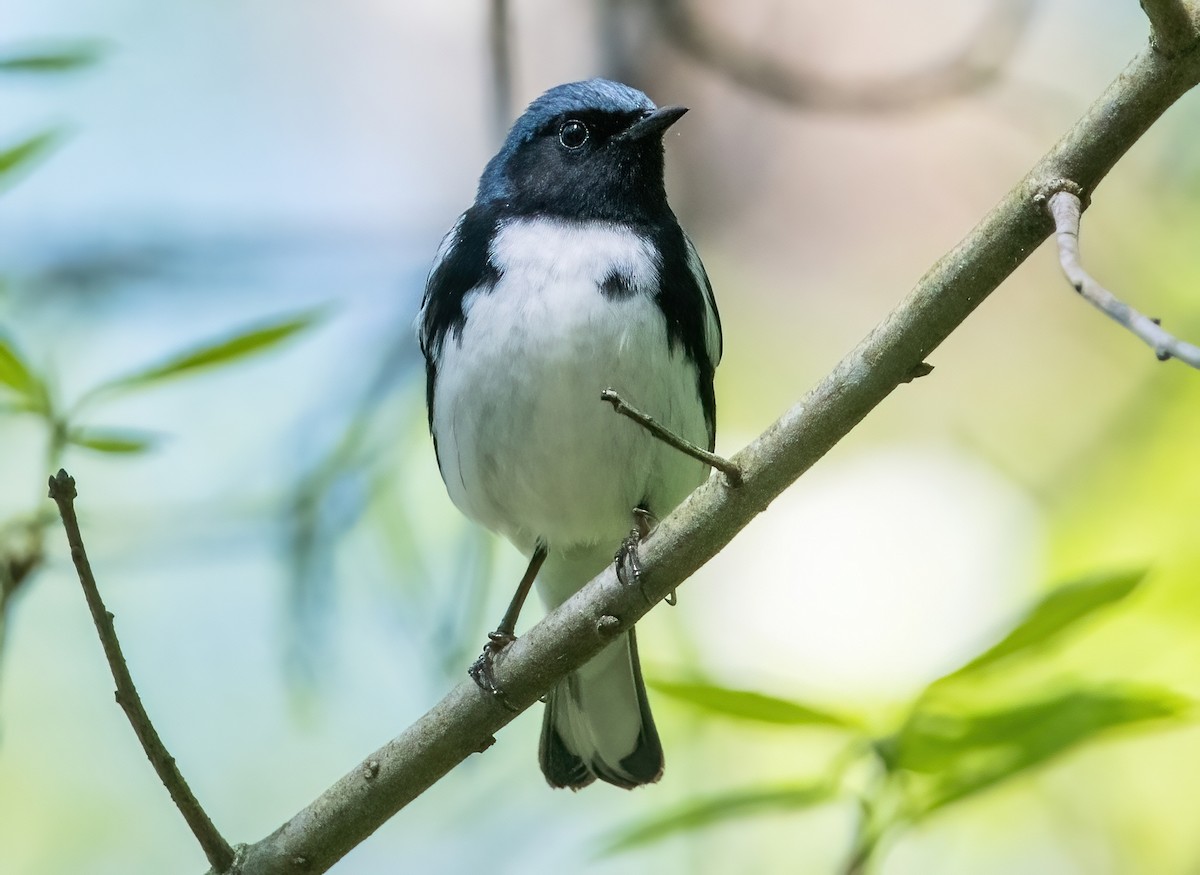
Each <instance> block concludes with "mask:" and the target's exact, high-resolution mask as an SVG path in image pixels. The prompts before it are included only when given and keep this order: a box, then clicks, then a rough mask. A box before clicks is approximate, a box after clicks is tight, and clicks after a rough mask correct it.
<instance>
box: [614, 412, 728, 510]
mask: <svg viewBox="0 0 1200 875" xmlns="http://www.w3.org/2000/svg"><path fill="white" fill-rule="evenodd" d="M600 400H601V401H607V402H608V403H609V404H611V405H612V406H613V410H615V411H616V412H617V413H619V414H621V415H622V416H627V417H629V418H630V419H632V420H633V421H634V422H636V423H637V424H638V425H640V426H641V427H642V428H644V429H646V431H648V432H650V434H652V435H654V436H655V437H656V438H658V439H659V440H660V441H662V442H663V443H664V444H666V445H667V446H670V447H674V448H675V449H677V450H679V452H681V453H683V454H684V455H685V456H691V457H692V458H693V459H697V460H699V461H701V462H703V463H704V464H705V465H708V466H709V467H710V468H716V469H717V470H718V471H721V472H722V473H723V474H724V475H725V476H726V477H728V478H729V485H730V486H741V485H742V471H741V469H740V468H738V466H737V465H735V464H733V462H731V461H729V460H728V459H726V458H725V457H723V456H718V455H717V454H716V453H710V452H709V451H708V450H705V449H703V448H701V447H698V446H696V445H695V444H694V443H692V442H691V441H689V440H684V439H683V438H681V437H680V436H679V435H677V434H675V432H673V431H671V430H670V429H669V428H667V427H666V426H664V425H661V424H659V423H657V422H655V421H654V418H653V417H651V416H647V415H646V414H645V413H642V411H640V410H638V409H637V408H636V407H630V406H629V405H628V404H626V403H625V399H624V398H622V397H621V396H620V395H618V394H617V393H616V392H615V391H613V390H612V389H605V390H604V391H603V392H601V393H600Z"/></svg>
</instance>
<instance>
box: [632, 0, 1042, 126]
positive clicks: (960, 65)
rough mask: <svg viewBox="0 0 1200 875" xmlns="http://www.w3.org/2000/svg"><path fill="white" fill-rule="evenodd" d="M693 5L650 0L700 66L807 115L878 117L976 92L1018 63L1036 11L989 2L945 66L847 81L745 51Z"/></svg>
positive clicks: (1016, 1) (1021, 1)
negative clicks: (828, 113) (1018, 53)
mask: <svg viewBox="0 0 1200 875" xmlns="http://www.w3.org/2000/svg"><path fill="white" fill-rule="evenodd" d="M692 5H693V4H692V3H691V2H689V0H652V2H651V4H650V8H651V9H652V10H653V14H654V17H655V19H656V20H657V22H658V29H659V32H660V33H661V34H662V35H663V36H664V37H665V38H666V39H668V40H669V41H671V42H672V43H674V45H675V46H676V47H678V48H679V49H680V50H681V51H683V52H685V53H687V54H688V55H691V56H692V57H693V58H695V59H696V60H698V61H699V62H700V63H702V64H705V65H706V66H709V67H712V68H714V69H716V70H718V71H720V72H721V73H724V74H725V75H726V76H728V77H729V78H730V79H732V80H734V81H735V82H737V83H738V84H740V85H742V86H744V87H746V88H749V89H750V90H752V91H756V92H758V93H760V94H763V95H766V96H767V97H771V98H773V99H775V100H778V101H781V102H783V103H786V104H789V105H792V106H797V107H803V108H804V109H814V110H829V111H841V112H880V111H886V110H902V109H911V108H913V107H915V106H918V105H921V104H926V103H931V102H933V101H937V100H942V99H945V98H948V97H953V96H955V95H958V94H963V93H967V92H971V91H975V90H978V89H980V88H982V87H984V86H986V85H988V84H989V83H991V82H992V81H993V80H994V79H996V77H997V76H998V74H999V73H1000V71H1001V70H1002V69H1003V67H1004V65H1005V63H1006V62H1007V61H1008V59H1009V58H1010V57H1011V56H1012V53H1013V51H1014V50H1015V49H1016V47H1017V44H1018V43H1019V42H1020V39H1021V35H1022V34H1023V33H1024V32H1025V27H1026V25H1027V24H1028V23H1029V19H1030V16H1031V14H1032V12H1033V7H1034V3H1033V0H991V2H990V5H989V7H988V11H987V13H986V14H985V15H984V17H983V21H981V22H980V24H979V26H978V27H977V28H976V29H975V31H974V33H973V34H972V35H971V36H970V37H969V38H968V39H967V40H966V42H965V43H964V44H963V45H962V46H960V47H959V48H958V49H957V50H956V51H955V52H954V53H953V54H951V55H950V56H949V57H947V58H946V59H945V60H943V61H940V62H938V63H936V64H932V65H930V66H928V67H925V68H923V69H920V70H914V71H911V72H909V73H902V74H892V75H888V76H882V77H877V78H870V79H861V80H847V79H843V78H839V77H831V76H828V75H826V74H824V73H822V72H820V71H818V70H813V69H811V68H805V67H803V66H801V65H799V64H798V63H796V62H795V61H794V60H793V59H789V60H788V61H787V62H784V61H781V60H778V59H776V58H772V57H770V56H768V55H766V54H764V53H763V50H762V48H761V47H758V46H748V45H744V44H740V43H738V42H736V41H734V40H732V39H730V38H729V37H728V36H727V35H725V34H723V33H720V32H719V31H718V29H717V28H715V27H713V26H712V25H710V24H706V23H705V22H704V21H703V20H702V17H701V16H700V15H699V14H697V13H696V12H695V11H694V10H692V9H691V8H690V7H691V6H692Z"/></svg>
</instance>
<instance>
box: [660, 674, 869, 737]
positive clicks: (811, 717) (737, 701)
mask: <svg viewBox="0 0 1200 875" xmlns="http://www.w3.org/2000/svg"><path fill="white" fill-rule="evenodd" d="M647 683H648V684H649V685H650V687H652V688H653V689H655V690H657V691H658V692H660V693H663V694H664V695H667V696H670V697H671V698H673V699H676V700H678V701H680V702H685V703H686V704H688V705H692V706H693V707H696V708H701V709H703V710H705V711H709V712H711V713H713V714H720V715H722V716H724V717H736V718H738V719H740V720H753V721H757V722H759V723H774V724H780V725H785V726H803V725H814V724H815V725H820V726H839V727H847V728H852V727H856V726H857V725H858V724H857V723H856V722H855V721H854V720H852V719H851V718H849V717H845V716H842V715H840V714H834V713H833V712H831V711H826V710H824V709H821V708H812V707H810V706H808V705H802V704H801V703H799V702H792V701H789V700H787V699H778V698H775V697H774V696H766V695H763V694H762V693H754V692H749V691H747V690H731V689H728V688H726V687H719V686H716V685H714V684H705V683H675V682H673V681H663V680H650V681H647Z"/></svg>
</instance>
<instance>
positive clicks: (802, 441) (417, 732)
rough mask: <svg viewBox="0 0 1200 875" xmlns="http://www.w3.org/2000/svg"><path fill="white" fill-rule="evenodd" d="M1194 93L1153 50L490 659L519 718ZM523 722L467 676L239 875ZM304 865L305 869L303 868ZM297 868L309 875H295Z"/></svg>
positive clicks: (869, 402) (1176, 68)
mask: <svg viewBox="0 0 1200 875" xmlns="http://www.w3.org/2000/svg"><path fill="white" fill-rule="evenodd" d="M1197 82H1200V52H1194V53H1191V54H1189V55H1186V56H1181V57H1179V58H1177V59H1174V60H1171V59H1168V58H1166V57H1165V56H1163V55H1162V54H1160V53H1159V52H1157V51H1155V50H1154V49H1152V48H1150V47H1147V48H1146V49H1145V50H1144V51H1142V52H1141V53H1140V54H1139V55H1138V56H1137V57H1135V58H1134V59H1133V61H1132V62H1131V63H1130V64H1129V66H1128V67H1127V68H1126V69H1125V70H1124V71H1123V72H1122V73H1121V75H1120V76H1119V77H1118V78H1117V80H1116V81H1115V82H1114V83H1113V84H1112V85H1110V86H1109V87H1108V89H1106V91H1105V92H1104V94H1102V95H1101V96H1100V98H1099V99H1098V100H1097V101H1096V102H1095V103H1094V104H1093V105H1092V107H1091V109H1089V110H1088V112H1087V114H1086V115H1085V116H1084V117H1083V118H1082V119H1081V120H1080V121H1079V122H1078V123H1077V124H1076V125H1075V126H1074V127H1073V128H1072V129H1071V130H1070V131H1069V132H1068V133H1067V134H1066V136H1064V137H1063V138H1062V140H1060V141H1059V143H1058V144H1057V145H1056V146H1054V148H1053V149H1051V150H1050V152H1049V153H1048V154H1047V155H1046V156H1045V157H1044V158H1043V159H1042V160H1041V161H1040V162H1038V164H1037V165H1036V166H1035V167H1034V168H1033V170H1032V171H1030V173H1029V174H1028V175H1027V176H1026V177H1025V178H1024V179H1023V180H1021V181H1020V182H1019V183H1018V184H1017V185H1016V187H1014V188H1013V189H1012V191H1010V192H1009V193H1008V194H1007V195H1006V196H1005V198H1004V199H1003V200H1002V201H1001V202H1000V203H999V204H998V205H997V206H996V207H995V208H994V209H993V210H992V211H991V212H990V213H988V214H987V215H986V216H985V217H984V218H983V220H982V221H981V222H980V223H979V225H978V226H976V227H975V229H974V230H973V231H971V233H970V234H969V235H968V236H967V237H966V238H965V239H964V240H963V241H962V242H961V243H959V244H958V246H956V247H955V248H954V249H953V250H952V251H950V252H949V253H947V254H946V255H945V256H943V257H942V259H941V260H940V261H939V262H938V263H937V264H936V265H934V266H933V268H931V269H930V271H929V272H928V273H927V274H926V275H925V276H924V277H923V278H922V279H921V280H920V282H918V283H917V286H916V288H914V289H913V291H912V292H911V293H910V294H909V295H908V297H907V298H905V300H904V301H903V302H901V304H900V305H899V306H898V307H897V308H896V309H895V310H894V311H893V312H892V313H891V314H890V315H889V316H888V317H887V318H886V319H884V321H883V322H881V323H880V324H879V325H878V326H877V327H876V328H875V330H874V331H872V332H871V334H870V335H869V336H868V337H867V338H866V339H864V340H863V341H862V342H861V343H860V344H859V345H858V346H857V347H856V348H855V349H854V350H853V351H852V352H850V353H849V355H847V356H846V357H845V358H844V359H843V360H842V361H841V363H840V364H838V366H837V367H836V368H835V369H834V371H833V372H832V373H831V374H830V375H829V376H827V377H826V378H825V379H824V380H822V381H821V383H820V384H818V385H817V386H816V387H815V388H814V389H812V391H810V392H809V393H808V394H807V395H806V396H805V397H804V398H803V399H802V400H801V401H800V402H799V403H798V404H796V405H795V406H793V407H792V408H791V409H790V410H788V411H787V412H786V413H784V414H783V416H782V417H780V419H779V420H778V421H777V422H776V423H775V424H774V425H772V426H771V427H770V428H769V429H767V431H766V432H764V433H763V434H762V435H760V436H759V437H758V438H757V439H756V440H755V441H754V442H753V443H751V444H750V445H749V446H748V447H746V448H745V449H744V450H743V451H742V452H740V453H739V454H738V455H737V456H736V458H735V459H733V460H732V461H734V463H735V464H737V466H738V468H739V469H740V470H741V471H742V473H743V476H744V483H743V485H742V487H741V488H739V489H731V488H729V487H728V485H727V484H726V483H725V482H724V481H723V480H721V479H718V478H715V477H713V478H709V480H708V481H706V482H705V483H704V485H702V486H701V487H700V488H699V489H697V490H696V491H695V492H693V493H692V494H691V495H690V496H688V498H687V499H685V500H684V502H683V504H681V505H680V506H679V507H678V508H677V509H676V510H675V511H674V512H673V513H672V514H671V515H670V516H668V517H667V518H666V519H664V520H662V522H660V523H659V525H658V527H657V528H656V529H655V530H654V533H653V534H652V535H651V536H650V537H649V538H648V539H647V540H646V541H644V542H643V543H642V546H641V558H642V564H643V573H642V576H641V578H640V579H639V586H637V587H624V586H622V585H621V584H620V583H619V582H618V581H617V578H616V574H615V573H614V571H613V569H612V568H611V567H610V568H609V569H607V570H606V571H605V572H604V573H602V574H600V575H599V576H598V577H597V578H596V579H595V580H593V581H591V582H590V583H589V584H587V586H585V587H584V588H583V589H582V590H581V591H580V592H579V593H577V594H576V595H575V596H573V597H572V598H571V599H569V600H568V601H567V602H566V603H565V604H563V605H562V606H561V607H560V608H558V609H557V610H555V611H553V612H551V613H550V614H549V615H548V616H547V617H546V618H545V619H544V620H543V621H542V622H540V623H538V624H537V625H536V626H534V627H533V628H532V629H530V630H529V632H527V633H526V634H525V635H523V636H522V637H521V638H518V639H517V640H516V641H515V642H514V643H513V644H512V645H511V646H510V647H509V648H508V649H507V650H505V651H504V653H502V654H501V655H500V656H499V657H497V660H496V666H495V668H496V677H497V680H498V681H499V683H500V684H501V686H503V688H504V690H505V692H506V693H507V695H508V699H509V701H510V702H511V703H512V704H513V705H514V706H516V707H517V708H521V709H525V708H528V707H529V706H530V705H532V704H533V703H534V702H535V701H537V699H538V697H539V696H540V695H542V694H543V693H545V692H546V691H547V690H549V689H551V688H552V687H553V686H554V685H555V684H556V683H558V682H559V681H560V680H562V678H563V677H565V676H566V674H567V673H568V672H571V671H573V670H575V669H576V668H578V667H579V666H581V665H583V664H584V663H585V662H586V661H587V660H588V659H590V658H591V657H593V656H594V655H595V654H596V653H598V652H599V651H600V650H601V649H602V648H603V647H605V646H606V645H607V644H608V643H610V642H611V641H612V640H613V637H614V636H615V635H617V634H619V633H620V632H622V631H624V630H625V629H628V628H630V627H631V626H632V625H633V624H634V623H635V622H636V621H637V620H638V619H640V618H641V617H642V616H643V615H644V614H645V613H646V612H647V611H648V610H650V608H651V607H652V606H653V605H654V604H656V603H657V602H659V601H661V600H663V599H664V598H666V596H667V595H668V594H669V593H670V592H671V591H672V590H673V589H675V588H676V587H678V586H679V585H680V584H682V583H683V582H684V581H685V580H686V579H687V578H688V577H689V576H691V574H692V573H693V572H695V571H696V569H697V568H699V567H700V566H701V565H703V564H704V563H705V562H707V561H708V560H709V559H710V558H712V557H713V556H714V555H716V554H717V552H719V551H720V550H721V549H722V548H723V547H724V546H725V545H726V544H728V543H729V541H730V540H732V538H733V537H734V535H736V534H737V533H738V532H739V531H741V529H742V528H744V527H745V526H746V525H747V523H749V522H750V520H752V519H753V518H754V517H755V516H757V515H758V514H759V513H760V512H761V511H762V510H763V509H764V508H765V507H767V505H768V504H769V503H770V502H771V501H772V500H773V499H774V498H775V497H777V496H778V495H779V493H780V492H782V491H783V490H784V489H785V488H787V487H788V486H789V485H790V484H791V483H793V482H794V481H795V480H796V478H798V477H799V476H800V475H801V474H803V473H804V472H805V471H806V470H808V469H809V468H810V467H811V466H812V465H813V464H815V463H816V462H817V460H819V459H820V458H821V457H822V456H824V455H825V454H826V453H827V452H828V451H829V450H830V449H831V448H832V447H833V446H834V445H835V444H836V443H837V442H838V441H839V440H841V439H842V438H843V437H845V436H846V434H847V433H849V432H850V430H851V429H852V428H854V426H855V425H857V424H858V422H859V421H861V420H862V418H863V417H865V416H866V415H867V414H868V413H869V412H870V411H871V410H872V409H873V408H874V407H875V406H877V405H878V404H879V403H880V402H882V401H883V399H884V398H886V397H887V396H888V395H889V394H890V393H891V392H892V390H893V389H895V388H896V386H898V385H900V384H901V383H903V382H904V381H905V380H906V379H909V378H911V377H912V376H913V375H914V374H916V373H917V372H919V371H920V370H921V369H922V368H921V364H922V362H924V361H925V359H926V357H927V356H928V355H929V353H930V352H931V351H932V350H934V349H935V348H936V347H937V346H938V345H939V344H941V343H942V341H944V340H945V339H946V338H947V337H948V336H949V335H950V333H951V332H953V331H954V329H955V328H957V327H958V326H959V325H960V324H961V323H962V321H963V320H964V319H966V318H967V316H969V315H970V314H971V312H972V311H973V310H974V309H975V308H976V307H977V306H978V305H979V304H980V303H981V302H982V301H983V300H984V299H985V298H986V297H987V296H988V295H989V294H990V293H991V292H992V291H993V290H994V289H995V288H996V287H997V286H998V285H999V284H1000V283H1001V282H1002V281H1003V280H1004V279H1005V278H1006V277H1007V276H1008V275H1009V274H1010V273H1012V271H1013V270H1014V269H1016V267H1017V266H1018V265H1019V264H1020V263H1021V262H1022V261H1024V260H1025V258H1027V257H1028V256H1029V254H1030V253H1031V252H1032V251H1033V250H1034V249H1035V248H1036V247H1037V246H1038V245H1039V244H1040V243H1041V242H1042V241H1043V240H1045V239H1046V237H1047V236H1048V235H1049V233H1050V230H1051V222H1050V221H1049V219H1048V218H1047V217H1046V214H1045V211H1044V208H1043V205H1042V204H1041V203H1040V202H1039V201H1038V200H1037V194H1038V193H1039V192H1043V191H1046V190H1047V186H1048V185H1049V183H1050V182H1051V181H1052V180H1056V179H1064V178H1065V179H1073V180H1075V181H1076V182H1077V183H1078V184H1079V185H1081V186H1083V187H1084V188H1085V189H1086V190H1087V191H1093V190H1095V188H1096V186H1097V184H1098V183H1099V182H1100V180H1101V179H1103V178H1104V176H1105V175H1106V174H1107V173H1108V171H1109V170H1110V169H1111V168H1112V167H1113V165H1114V164H1115V163H1116V162H1117V160H1118V159H1120V157H1121V156H1122V155H1123V154H1125V152H1126V151H1127V150H1128V149H1129V147H1130V146H1132V145H1133V144H1134V143H1135V142H1136V141H1137V140H1138V138H1139V137H1140V136H1141V135H1142V134H1143V133H1145V131H1146V129H1147V128H1149V127H1150V125H1151V124H1152V123H1153V122H1154V121H1155V120H1156V119H1157V118H1158V117H1159V116H1160V115H1162V113H1163V112H1164V111H1166V109H1167V108H1168V107H1169V106H1170V105H1171V104H1172V103H1174V102H1175V101H1176V100H1177V99H1178V98H1179V97H1180V96H1181V95H1182V94H1184V93H1185V92H1186V91H1188V90H1189V89H1190V88H1192V87H1193V86H1194V85H1196V83H1197ZM514 716H515V715H514V714H513V713H512V712H511V711H509V710H508V709H507V708H505V707H504V705H503V704H501V703H500V702H498V701H496V700H495V697H493V696H491V695H489V694H487V693H485V692H484V691H483V690H481V689H480V688H479V687H478V686H477V685H476V684H475V683H474V682H473V681H470V680H465V681H464V682H463V683H461V684H459V685H458V686H457V687H455V688H454V689H453V690H452V691H451V692H450V693H449V694H448V695H447V696H446V697H445V698H444V699H442V701H441V702H439V703H438V704H437V705H435V706H434V708H433V710H431V711H430V712H429V713H427V714H426V715H425V716H424V717H422V718H421V719H420V720H418V721H417V722H416V723H415V724H413V726H411V727H410V728H409V729H407V730H406V731H405V732H404V733H403V734H402V735H400V736H399V737H397V738H396V739H394V740H392V741H391V742H389V743H388V744H387V745H385V746H384V747H382V748H380V749H379V750H378V751H376V752H375V753H374V754H372V755H371V756H370V757H368V758H367V759H366V760H365V761H364V762H363V763H361V764H359V765H358V766H356V767H355V768H354V770H353V771H351V772H350V773H349V774H347V775H346V776H345V777H343V778H342V779H341V780H339V781H338V782H337V783H336V784H334V785H333V787H331V788H330V789H329V790H327V791H326V792H325V793H323V794H322V795H321V796H320V797H318V798H317V799H316V800H315V801H313V802H312V803H311V804H310V805H309V806H308V807H306V808H305V809H304V810H302V811H301V812H299V813H298V814H297V815H295V816H294V817H293V818H291V819H290V820H289V821H287V822H286V823H285V824H283V825H282V826H281V827H280V828H279V829H277V830H276V831H275V832H274V833H272V834H271V835H269V836H267V837H266V838H264V839H262V840H261V841H259V842H257V843H255V844H253V845H250V846H248V847H246V848H245V853H244V857H243V858H242V859H241V861H240V862H239V873H240V875H267V873H270V875H284V873H294V872H296V871H303V872H305V873H307V875H316V873H319V872H324V871H326V870H328V869H329V867H330V866H332V865H333V864H334V863H335V862H337V860H338V859H340V858H341V857H342V856H343V855H345V854H346V853H347V852H348V851H349V850H350V849H351V848H353V847H354V846H355V845H356V844H358V843H359V842H361V841H362V840H363V839H365V838H366V837H367V836H369V835H370V834H371V833H372V832H374V831H375V830H376V829H378V828H379V826H380V825H382V824H383V823H384V821H386V820H387V819H388V818H389V817H391V816H392V815H393V814H395V813H396V812H397V811H399V810H400V809H401V808H403V807H404V806H405V805H406V804H408V803H409V802H411V801H412V800H413V799H415V798H416V797H417V796H419V795H420V794H421V793H422V792H424V791H425V790H426V789H427V788H428V787H430V786H431V785H432V784H433V783H434V782H436V781H437V780H438V779H439V778H441V777H442V776H443V775H444V774H446V773H447V772H448V771H450V769H452V768H453V767H454V766H455V765H457V764H458V763H459V762H461V761H462V760H464V759H466V757H468V756H469V755H470V754H471V753H472V752H476V751H482V750H484V749H486V748H487V747H488V745H489V744H490V743H491V741H492V736H493V735H494V734H495V733H496V732H497V731H498V730H499V729H500V728H501V727H503V726H504V725H506V724H507V723H508V722H509V721H511V720H512V719H513V718H514ZM298 861H301V862H298ZM301 867H303V868H301Z"/></svg>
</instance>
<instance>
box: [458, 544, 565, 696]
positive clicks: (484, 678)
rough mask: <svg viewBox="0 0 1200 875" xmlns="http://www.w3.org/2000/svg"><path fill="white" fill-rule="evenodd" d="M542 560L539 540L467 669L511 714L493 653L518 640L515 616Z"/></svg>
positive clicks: (542, 553) (485, 690)
mask: <svg viewBox="0 0 1200 875" xmlns="http://www.w3.org/2000/svg"><path fill="white" fill-rule="evenodd" d="M545 561H546V545H545V544H543V543H542V542H541V541H538V543H537V546H536V547H534V549H533V555H532V556H530V557H529V566H528V567H527V568H526V569H525V575H524V576H523V577H522V578H521V582H520V583H519V584H517V591H516V592H515V593H513V597H512V601H511V602H509V603H508V610H507V611H505V612H504V617H503V618H502V619H501V620H500V625H499V626H497V627H496V631H495V632H488V642H487V644H485V645H483V653H481V654H479V658H478V659H476V660H475V662H474V663H472V664H471V667H470V668H469V669H467V674H469V675H470V676H471V679H472V680H473V681H475V683H477V684H479V687H480V689H482V690H483V691H484V692H487V693H491V694H492V695H493V696H495V697H497V698H498V699H499V700H500V701H501V702H503V703H504V705H505V707H507V708H508V709H509V710H512V711H516V710H517V709H516V708H514V707H513V706H512V703H511V702H509V701H508V697H507V696H505V695H504V690H502V689H501V688H500V685H499V684H498V683H497V682H496V675H495V673H494V668H495V662H496V654H497V653H499V652H500V651H501V650H503V649H504V648H505V647H507V646H508V645H510V644H512V643H513V642H514V641H516V640H517V636H516V631H517V617H519V616H520V614H521V608H522V607H523V606H524V605H525V599H526V598H528V597H529V590H530V589H531V588H532V587H533V581H534V578H536V577H537V574H538V571H539V570H540V569H541V567H542V563H543V562H545Z"/></svg>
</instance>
